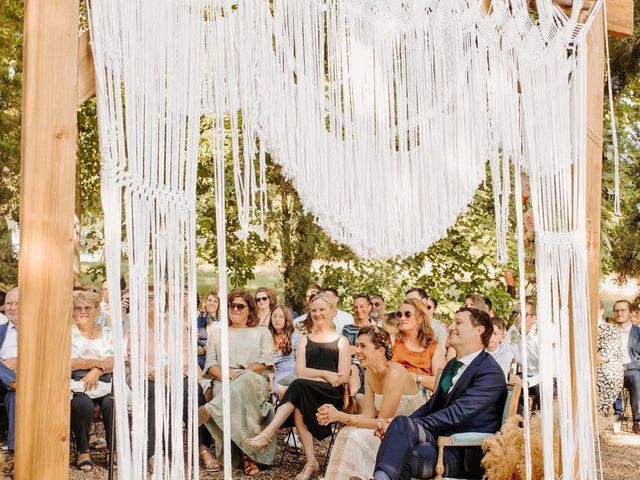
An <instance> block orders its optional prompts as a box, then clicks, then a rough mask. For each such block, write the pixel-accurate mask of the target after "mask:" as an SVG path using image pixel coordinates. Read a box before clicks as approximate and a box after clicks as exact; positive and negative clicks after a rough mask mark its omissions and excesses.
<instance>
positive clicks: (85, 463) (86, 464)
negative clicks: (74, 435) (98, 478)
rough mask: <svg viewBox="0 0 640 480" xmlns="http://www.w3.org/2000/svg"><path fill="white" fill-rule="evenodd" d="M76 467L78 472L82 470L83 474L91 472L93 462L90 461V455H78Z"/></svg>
mask: <svg viewBox="0 0 640 480" xmlns="http://www.w3.org/2000/svg"><path fill="white" fill-rule="evenodd" d="M76 467H77V468H78V470H82V471H83V472H88V471H90V470H93V462H92V461H91V455H90V454H89V452H83V453H80V454H78V463H77V465H76Z"/></svg>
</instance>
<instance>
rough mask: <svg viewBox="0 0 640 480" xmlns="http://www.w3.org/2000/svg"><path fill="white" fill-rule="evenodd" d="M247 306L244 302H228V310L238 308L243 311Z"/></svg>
mask: <svg viewBox="0 0 640 480" xmlns="http://www.w3.org/2000/svg"><path fill="white" fill-rule="evenodd" d="M245 308H247V306H246V305H245V304H244V303H230V304H229V310H238V311H239V312H241V311H243V310H244V309H245Z"/></svg>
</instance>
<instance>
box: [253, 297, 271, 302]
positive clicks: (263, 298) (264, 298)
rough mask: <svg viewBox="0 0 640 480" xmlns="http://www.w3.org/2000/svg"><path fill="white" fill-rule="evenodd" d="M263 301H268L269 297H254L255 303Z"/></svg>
mask: <svg viewBox="0 0 640 480" xmlns="http://www.w3.org/2000/svg"><path fill="white" fill-rule="evenodd" d="M265 300H269V297H256V302H263V301H265Z"/></svg>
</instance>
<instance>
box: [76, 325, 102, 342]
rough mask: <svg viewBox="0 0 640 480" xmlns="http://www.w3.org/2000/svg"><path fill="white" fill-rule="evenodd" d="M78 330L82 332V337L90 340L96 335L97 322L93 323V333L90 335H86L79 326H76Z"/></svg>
mask: <svg viewBox="0 0 640 480" xmlns="http://www.w3.org/2000/svg"><path fill="white" fill-rule="evenodd" d="M78 330H80V333H81V334H82V336H83V337H85V338H88V339H89V340H92V339H93V337H95V336H96V331H97V330H98V324H97V323H94V324H93V333H91V335H87V334H86V333H84V332H83V331H82V329H81V328H80V326H78Z"/></svg>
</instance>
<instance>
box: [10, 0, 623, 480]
mask: <svg viewBox="0 0 640 480" xmlns="http://www.w3.org/2000/svg"><path fill="white" fill-rule="evenodd" d="M483 1H484V2H485V5H486V4H487V3H489V1H488V0H483ZM562 1H566V0H562ZM607 4H608V24H607V30H608V34H609V35H613V36H617V37H625V36H630V35H631V34H632V33H633V0H609V1H608V2H607ZM599 15H602V12H600V14H599ZM24 18H25V21H24V73H23V82H24V83H23V110H22V145H21V147H22V148H21V179H20V260H19V285H20V290H21V292H20V307H19V308H20V312H19V315H20V331H21V332H22V333H21V334H20V336H19V350H18V351H19V354H18V395H17V418H18V419H20V420H19V421H18V422H16V427H17V430H16V453H15V478H16V479H17V480H33V479H38V480H44V479H55V480H59V479H62V478H68V474H69V473H68V472H69V395H70V393H69V373H70V368H71V366H70V355H69V352H70V335H69V331H70V326H71V314H70V312H71V290H72V287H73V260H74V233H73V232H74V211H75V192H76V189H75V181H76V137H77V124H76V111H77V107H78V105H80V104H82V102H84V101H85V100H87V99H88V98H90V97H91V96H92V95H93V94H94V93H95V78H94V72H93V61H92V56H91V50H90V48H89V42H88V35H87V34H85V35H84V36H82V37H80V39H79V37H78V29H79V25H78V18H79V0H26V1H25V12H24ZM588 49H589V67H588V72H589V73H588V74H589V83H588V92H589V93H588V180H587V182H588V188H587V191H588V192H600V191H601V184H602V131H603V125H602V118H603V102H604V75H603V72H604V26H603V22H602V21H601V19H600V20H596V21H595V23H594V26H593V28H592V30H591V31H590V32H589V35H588ZM600 212H601V198H600V195H591V196H589V197H588V199H587V223H588V225H589V231H588V232H585V234H586V235H588V239H589V247H588V248H589V289H590V304H591V312H592V314H593V326H594V327H593V328H594V339H595V335H596V332H597V326H596V325H597V324H596V312H597V301H598V284H599V277H600ZM594 343H595V342H594Z"/></svg>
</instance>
